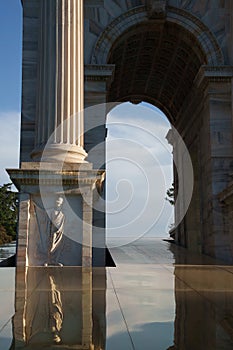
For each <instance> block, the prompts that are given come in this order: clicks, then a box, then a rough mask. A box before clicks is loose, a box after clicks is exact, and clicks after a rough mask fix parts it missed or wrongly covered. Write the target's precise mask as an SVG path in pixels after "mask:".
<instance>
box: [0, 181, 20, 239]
mask: <svg viewBox="0 0 233 350" xmlns="http://www.w3.org/2000/svg"><path fill="white" fill-rule="evenodd" d="M11 186H12V184H10V183H8V184H5V185H2V186H1V185H0V227H1V231H0V232H1V233H0V235H1V236H0V238H1V237H2V240H4V239H7V238H6V236H8V237H9V239H10V240H14V239H15V238H16V227H17V217H18V198H17V193H16V192H13V191H12V190H11ZM4 237H5V238H4Z"/></svg>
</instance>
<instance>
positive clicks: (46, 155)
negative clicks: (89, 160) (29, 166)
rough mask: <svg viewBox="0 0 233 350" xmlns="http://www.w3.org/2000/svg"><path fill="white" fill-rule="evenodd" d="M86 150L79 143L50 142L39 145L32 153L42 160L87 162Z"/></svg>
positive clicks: (36, 158)
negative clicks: (45, 144)
mask: <svg viewBox="0 0 233 350" xmlns="http://www.w3.org/2000/svg"><path fill="white" fill-rule="evenodd" d="M86 157H87V153H86V151H85V150H84V149H83V148H82V147H81V146H77V145H70V144H49V145H47V146H44V145H42V146H39V147H37V148H35V149H34V150H33V151H32V153H31V158H32V159H33V160H35V161H41V162H59V163H86V161H85V158H86Z"/></svg>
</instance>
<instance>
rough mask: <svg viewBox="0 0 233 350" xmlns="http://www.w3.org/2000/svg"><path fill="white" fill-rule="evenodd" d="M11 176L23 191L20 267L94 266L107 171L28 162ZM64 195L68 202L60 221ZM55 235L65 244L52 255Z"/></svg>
mask: <svg viewBox="0 0 233 350" xmlns="http://www.w3.org/2000/svg"><path fill="white" fill-rule="evenodd" d="M8 173H9V175H10V177H11V180H12V181H13V182H14V184H15V186H16V187H17V188H18V189H19V190H20V208H19V213H20V215H19V227H18V242H17V266H43V265H44V264H49V265H50V264H51V265H59V264H62V265H64V266H84V267H90V266H92V200H93V199H92V197H93V189H94V188H95V184H96V182H98V183H99V182H101V181H103V177H104V171H96V170H93V169H92V165H91V164H90V163H86V164H82V165H80V164H79V165H72V164H71V165H68V164H67V165H66V166H63V168H62V169H60V166H59V164H57V165H56V166H55V165H54V164H53V163H23V164H22V168H21V169H19V170H15V169H11V170H8ZM59 197H62V198H63V201H64V202H63V203H62V207H61V210H60V214H59V217H58V218H57V219H56V220H57V221H55V219H53V215H54V209H55V202H56V199H57V198H59ZM58 212H59V210H58V209H56V212H55V214H56V213H58ZM59 218H60V219H59ZM59 220H60V221H59ZM54 227H55V229H54ZM59 235H60V236H61V237H60V238H61V239H60V238H59ZM52 237H54V238H55V239H56V240H57V242H58V241H59V242H58V244H57V246H56V247H55V250H54V252H52V253H51V254H50V253H49V251H50V250H51V249H50V248H49V245H50V242H51V241H50V240H51V239H52ZM56 237H57V238H56ZM55 244H56V243H55ZM48 254H49V257H48ZM50 260H51V261H50Z"/></svg>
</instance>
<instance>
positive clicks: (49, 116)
mask: <svg viewBox="0 0 233 350" xmlns="http://www.w3.org/2000/svg"><path fill="white" fill-rule="evenodd" d="M39 53H40V58H39V60H40V61H39V77H38V95H37V126H36V130H37V132H36V140H35V143H36V148H35V150H34V151H33V153H32V157H33V158H38V157H41V153H42V150H43V149H44V146H45V144H46V143H47V141H48V139H49V138H50V142H49V143H50V145H49V146H46V157H45V160H49V159H51V160H59V159H62V158H64V153H67V154H66V161H68V162H77V161H82V160H83V159H84V158H85V157H86V155H87V154H86V153H85V151H84V150H83V105H84V61H83V0H49V1H48V0H41V31H40V39H39ZM51 135H52V136H51ZM71 153H72V157H70V154H71Z"/></svg>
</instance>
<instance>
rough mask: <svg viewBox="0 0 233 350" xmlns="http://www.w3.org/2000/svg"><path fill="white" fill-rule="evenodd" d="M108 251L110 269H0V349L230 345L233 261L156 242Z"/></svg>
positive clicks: (159, 349)
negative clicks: (216, 258)
mask: <svg viewBox="0 0 233 350" xmlns="http://www.w3.org/2000/svg"><path fill="white" fill-rule="evenodd" d="M111 254H112V256H113V259H114V261H115V263H116V267H115V268H113V267H111V268H107V269H101V268H96V269H93V270H92V271H88V270H83V269H81V268H72V267H71V268H68V267H64V268H60V267H59V268H43V267H42V268H29V269H28V270H27V273H26V278H24V276H25V271H18V272H17V276H15V270H14V269H10V268H2V269H0V281H1V288H0V294H1V310H0V350H9V349H11V350H13V349H33V350H37V349H38V350H39V349H64V350H66V349H89V346H88V345H86V347H85V344H89V343H88V341H89V342H92V343H93V344H94V345H95V349H105V350H106V349H107V350H119V349H121V350H133V349H134V350H144V349H146V350H147V349H154V350H167V349H169V350H171V349H174V350H175V349H176V350H202V349H203V350H204V349H205V350H206V349H209V350H215V349H216V350H220V349H222V350H224V349H226V350H228V349H229V350H230V349H231V350H232V349H233V267H232V266H228V265H226V264H224V263H222V262H221V261H215V260H213V259H212V258H208V257H204V256H199V255H195V254H191V253H190V252H187V251H186V250H185V249H183V248H180V247H177V246H175V245H173V244H170V243H168V242H163V241H161V240H159V239H144V240H140V241H136V242H133V243H131V244H128V245H126V246H121V247H115V248H111ZM15 277H16V278H15ZM15 283H16V286H17V288H16V294H15ZM15 308H16V312H15ZM14 315H15V316H14ZM13 316H14V318H13ZM81 344H83V345H81Z"/></svg>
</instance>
